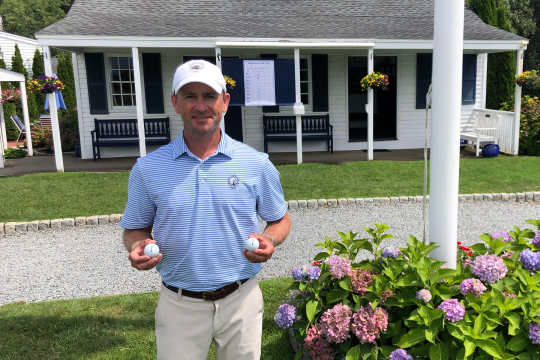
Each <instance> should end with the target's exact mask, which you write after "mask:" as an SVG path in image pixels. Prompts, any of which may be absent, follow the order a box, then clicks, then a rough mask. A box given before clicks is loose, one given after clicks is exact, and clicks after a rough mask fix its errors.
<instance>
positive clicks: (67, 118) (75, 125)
mask: <svg viewBox="0 0 540 360" xmlns="http://www.w3.org/2000/svg"><path fill="white" fill-rule="evenodd" d="M59 126H60V135H61V138H62V150H63V151H69V150H73V149H75V145H76V144H78V143H80V140H79V119H78V117H77V110H76V109H75V108H73V109H69V110H66V111H63V112H62V118H61V119H60V120H59Z"/></svg>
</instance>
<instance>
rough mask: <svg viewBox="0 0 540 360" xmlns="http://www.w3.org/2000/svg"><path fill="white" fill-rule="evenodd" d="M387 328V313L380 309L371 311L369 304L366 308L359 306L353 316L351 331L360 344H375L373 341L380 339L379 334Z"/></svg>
mask: <svg viewBox="0 0 540 360" xmlns="http://www.w3.org/2000/svg"><path fill="white" fill-rule="evenodd" d="M387 327H388V313H387V312H386V310H384V309H382V308H380V307H376V308H375V310H373V309H372V308H371V303H369V305H368V306H361V307H360V309H358V311H357V312H356V313H355V314H354V315H353V324H352V325H351V330H352V332H353V333H354V335H355V336H356V337H357V338H358V339H359V340H360V343H361V344H365V343H367V342H369V343H372V344H375V339H378V338H380V337H381V332H383V331H386V328H387Z"/></svg>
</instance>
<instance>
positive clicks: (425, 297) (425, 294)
mask: <svg viewBox="0 0 540 360" xmlns="http://www.w3.org/2000/svg"><path fill="white" fill-rule="evenodd" d="M416 298H417V299H418V300H422V301H423V302H426V303H427V302H430V301H431V293H430V292H429V290H426V289H422V290H420V291H419V292H418V293H417V294H416Z"/></svg>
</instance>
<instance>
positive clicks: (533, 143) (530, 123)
mask: <svg viewBox="0 0 540 360" xmlns="http://www.w3.org/2000/svg"><path fill="white" fill-rule="evenodd" d="M502 110H504V111H514V104H513V103H504V104H503V108H502ZM519 153H520V154H523V155H533V156H540V100H538V98H537V97H530V96H528V95H525V96H524V97H523V98H522V99H521V116H520V125H519Z"/></svg>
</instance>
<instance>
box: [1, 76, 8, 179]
mask: <svg viewBox="0 0 540 360" xmlns="http://www.w3.org/2000/svg"><path fill="white" fill-rule="evenodd" d="M1 92H2V86H0V93H1ZM4 141H6V129H5V126H4V104H0V169H2V168H4V148H7V145H4Z"/></svg>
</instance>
